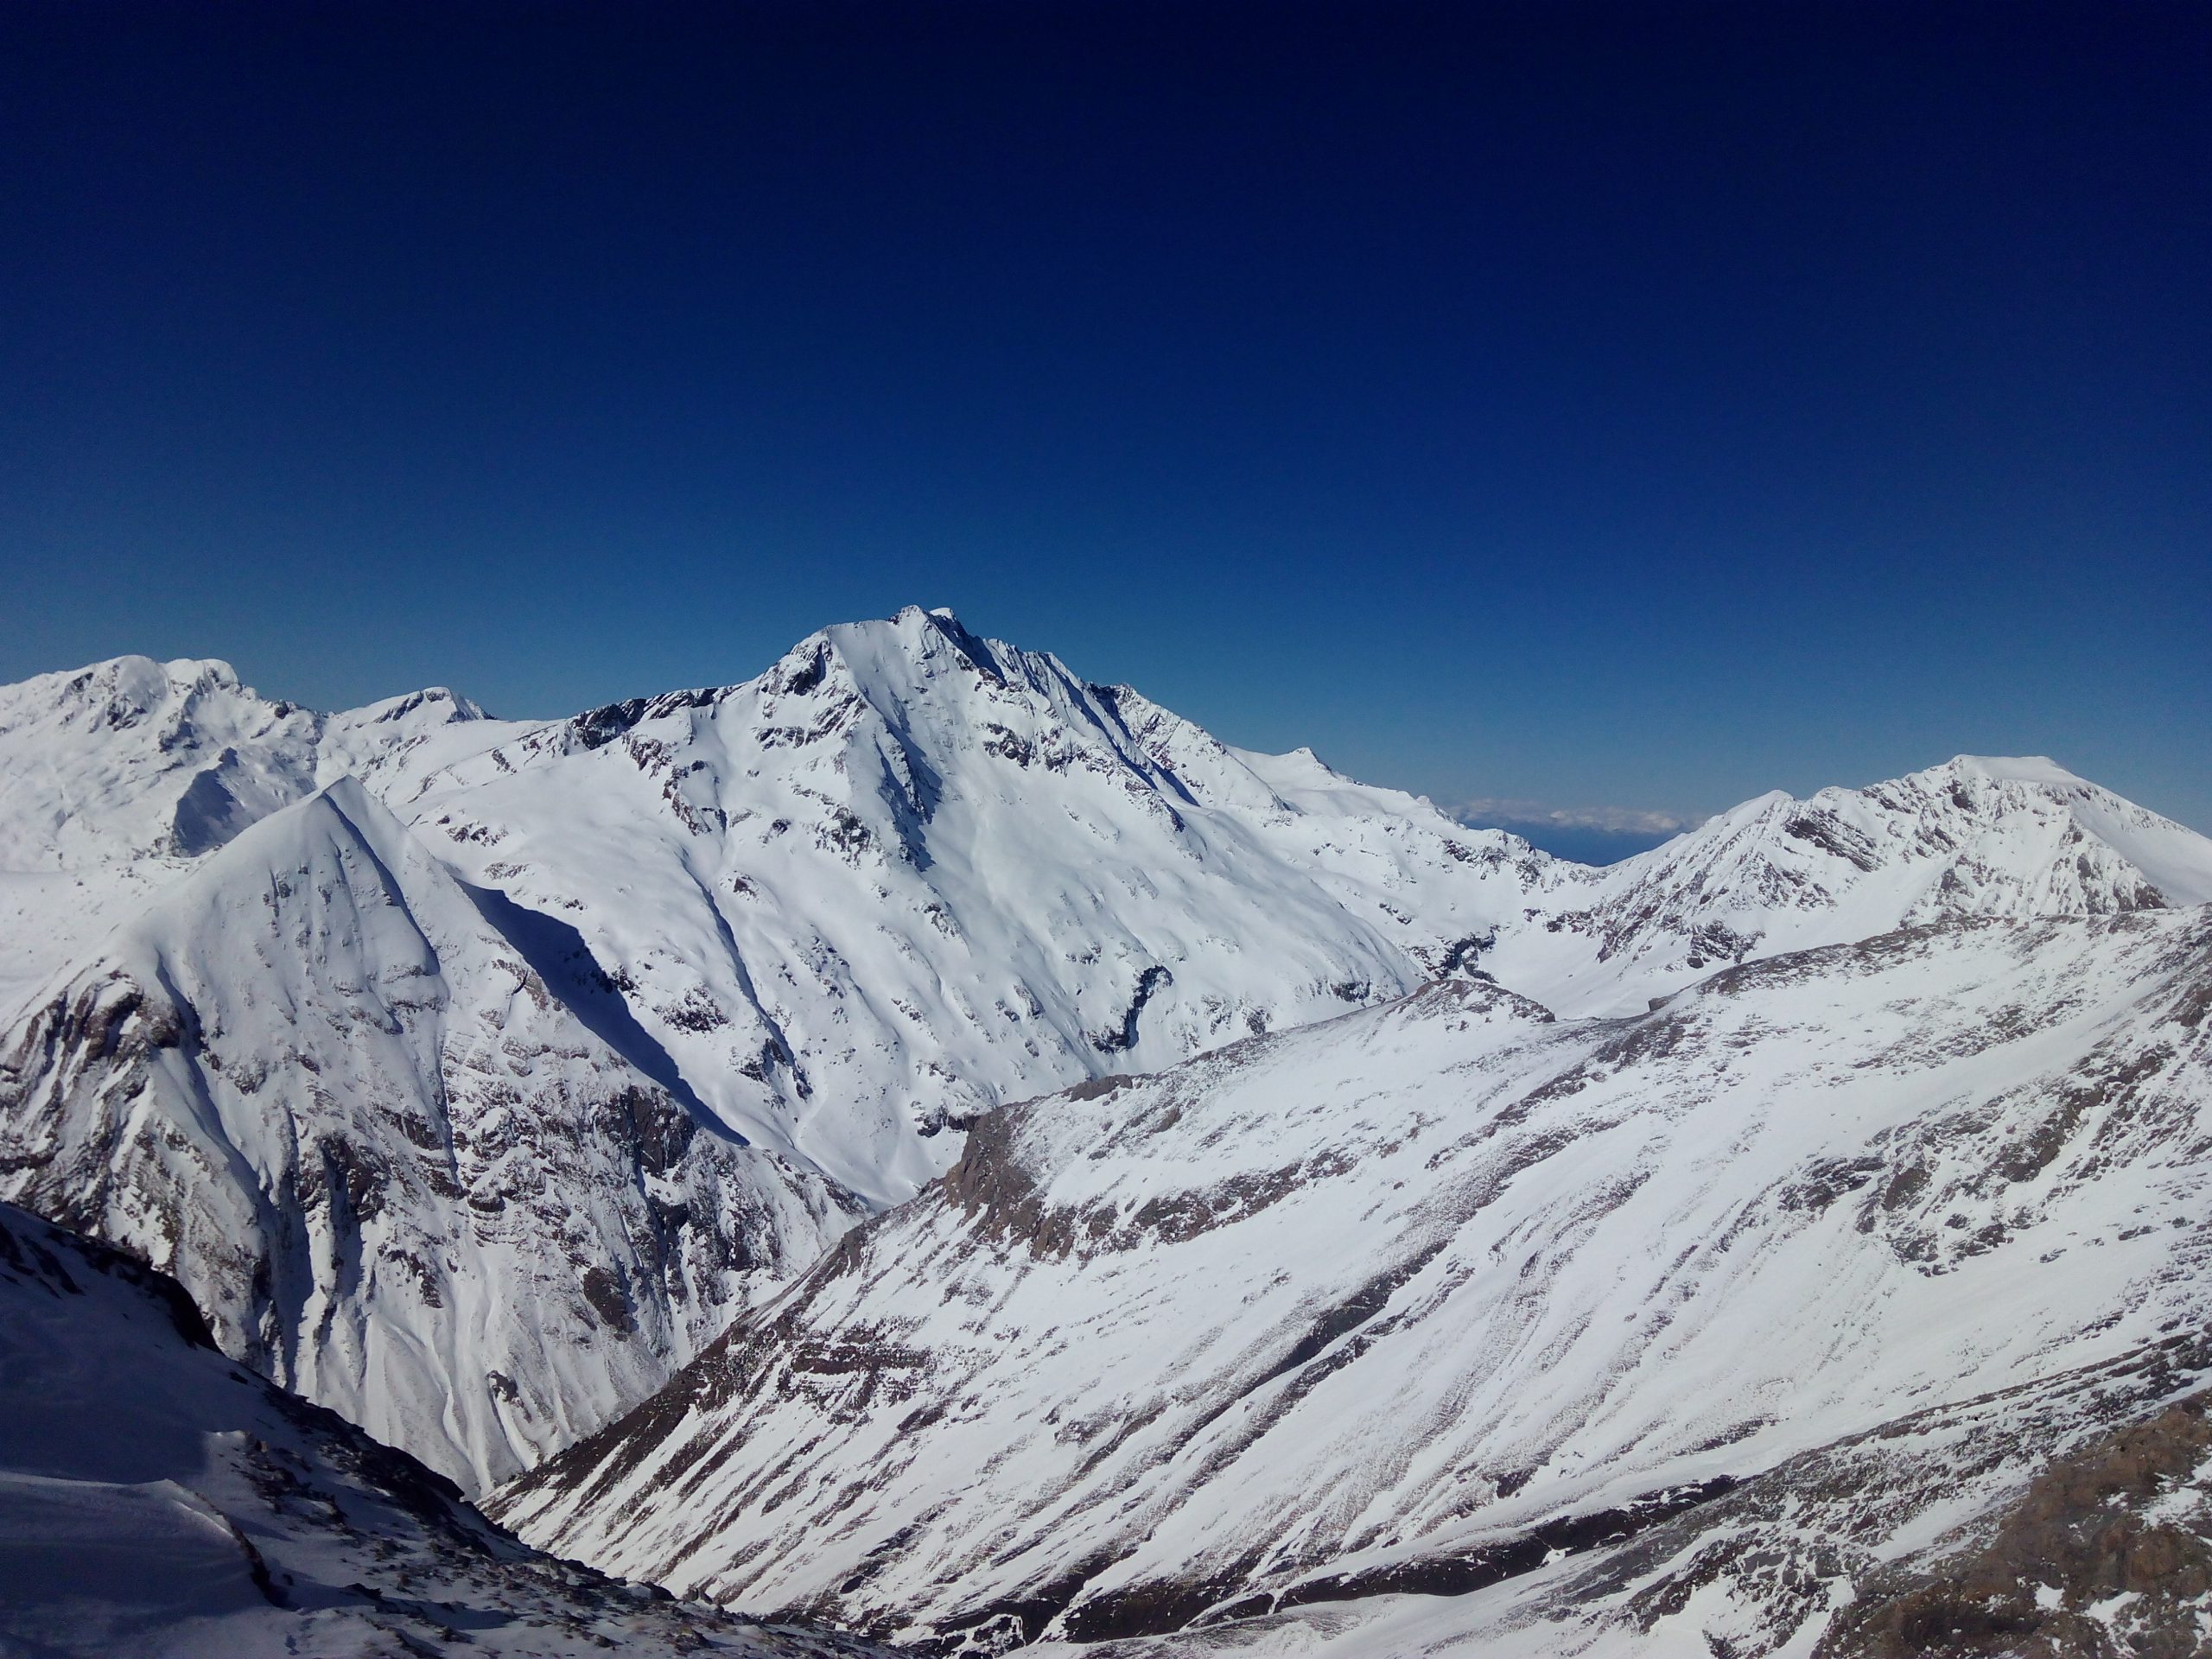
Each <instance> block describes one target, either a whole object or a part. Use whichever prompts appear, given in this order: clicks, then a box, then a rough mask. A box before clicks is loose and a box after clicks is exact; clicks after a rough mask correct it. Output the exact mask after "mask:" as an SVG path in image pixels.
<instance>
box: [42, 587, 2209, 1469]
mask: <svg viewBox="0 0 2212 1659" xmlns="http://www.w3.org/2000/svg"><path fill="white" fill-rule="evenodd" d="M0 867H3V868H0V1198H15V1199H16V1200H18V1201H20V1202H22V1203H26V1204H29V1205H34V1206H35V1207H37V1208H39V1209H40V1210H41V1211H44V1212H46V1213H48V1214H51V1215H54V1216H57V1217H67V1219H68V1220H69V1221H71V1222H72V1223H73V1224H77V1225H80V1226H82V1227H85V1228H87V1229H91V1230H97V1231H99V1232H101V1233H102V1234H103V1235H105V1236H110V1237H113V1238H116V1239H119V1240H122V1241H124V1242H126V1243H130V1244H131V1245H132V1247H133V1248H136V1249H143V1250H144V1251H145V1252H147V1253H148V1254H149V1256H150V1257H151V1258H152V1259H153V1260H155V1261H156V1262H157V1263H159V1264H160V1265H162V1267H164V1268H168V1269H171V1270H173V1271H175V1273H176V1274H179V1275H180V1276H181V1278H183V1279H184V1280H185V1281H187V1282H188V1284H189V1285H190V1287H191V1288H192V1290H193V1292H194V1294H195V1295H196V1296H198V1297H200V1299H201V1300H202V1301H203V1303H204V1304H205V1305H206V1306H207V1308H208V1309H209V1312H210V1315H211V1318H212V1319H213V1321H214V1324H215V1326H216V1329H217V1332H218V1333H219V1337H220V1338H221V1340H222V1341H223V1342H224V1343H225V1344H226V1346H227V1347H228V1348H230V1349H231V1351H234V1352H236V1353H238V1354H240V1355H242V1356H245V1357H251V1359H252V1360H253V1361H254V1363H257V1364H262V1365H265V1366H266V1367H267V1368H268V1369H269V1370H270V1372H271V1374H273V1375H275V1376H277V1377H278V1378H279V1379H280V1380H282V1381H283V1382H284V1383H287V1384H288V1385H289V1386H294V1387H296V1388H298V1389H301V1390H302V1392H304V1393H306V1394H308V1395H310V1397H313V1398H315V1399H317V1400H319V1401H321V1402H323V1403H326V1404H328V1405H331V1406H333V1407H334V1408H339V1409H341V1410H344V1411H346V1412H349V1413H353V1414H358V1415H359V1416H360V1417H361V1418H362V1419H363V1420H364V1421H367V1422H368V1423H369V1424H370V1425H371V1427H373V1428H374V1429H375V1430H376V1432H378V1433H380V1434H384V1435H386V1436H388V1437H390V1438H391V1440H394V1441H395V1442H396V1443H397V1444H400V1445H403V1446H406V1447H407V1449H409V1450H410V1452H415V1453H416V1454H417V1455H419V1456H421V1457H423V1459H425V1460H427V1461H429V1462H430V1463H432V1464H433V1465H435V1466H436V1467H438V1468H439V1469H441V1470H442V1471H445V1472H446V1473H448V1474H449V1475H451V1476H453V1477H454V1478H456V1479H459V1480H461V1481H462V1482H463V1483H464V1484H467V1485H469V1486H470V1487H471V1488H472V1489H476V1488H478V1487H480V1486H482V1485H485V1484H489V1483H493V1482H496V1481H498V1480H499V1479H502V1478H505V1477H506V1476H508V1475H510V1474H512V1472H514V1471H516V1470H517V1469H518V1468H519V1467H521V1466H523V1465H527V1464H529V1463H531V1462H532V1461H533V1460H535V1459H537V1457H539V1456H541V1455H543V1453H544V1452H548V1451H550V1450H551V1449H553V1448H556V1447H557V1446H563V1445H566V1444H569V1443H570V1442H571V1441H573V1440H575V1439H576V1438H577V1437H579V1436H581V1435H582V1434H584V1433H588V1432H590V1431H592V1430H594V1429H596V1428H598V1427H601V1426H602V1425H603V1424H605V1423H606V1422H607V1421H609V1420H610V1419H611V1418H612V1417H613V1416H614V1415H616V1414H619V1413H620V1411H621V1410H623V1409H625V1408H627V1407H628V1406H630V1405H632V1404H634V1403H635V1402H637V1401H639V1400H640V1399H642V1398H644V1397H645V1395H647V1394H649V1393H650V1392H651V1391H652V1389H654V1388H656V1387H657V1386H658V1384H659V1383H661V1382H663V1381H664V1380H665V1379H666V1378H667V1377H668V1376H670V1375H671V1373H672V1372H673V1371H674V1370H675V1369H676V1368H677V1367H678V1366H679V1365H681V1364H682V1363H684V1362H685V1361H686V1360H688V1359H689V1358H690V1357H692V1356H693V1355H695V1354H696V1353H697V1352H698V1351H699V1349H700V1347H701V1345H702V1344H704V1343H705V1342H706V1341H708V1340H709V1339H710V1338H712V1337H713V1336H714V1335H715V1334H716V1333H718V1332H721V1330H723V1329H724V1328H726V1327H727V1326H728V1325H729V1324H730V1323H731V1322H732V1321H733V1320H734V1319H736V1318H737V1317H738V1316H739V1314H740V1313H742V1312H743V1311H745V1310H746V1309H747V1308H750V1307H752V1306H755V1305H757V1304H758V1303H759V1302H760V1300H762V1299H763V1298H764V1297H766V1296H767V1295H769V1294H772V1293H773V1292H774V1291H776V1290H777V1289H779V1288H780V1287H782V1286H784V1285H785V1284H787V1283H788V1282H789V1281H791V1278H792V1277H793V1276H795V1275H796V1274H798V1273H799V1272H800V1271H802V1270H804V1268H806V1267H807V1266H808V1265H809V1264H810V1263H811V1262H813V1261H814V1260H815V1259H816V1257H817V1255H819V1254H820V1253H821V1252H822V1251H823V1249H826V1248H828V1247H829V1245H830V1244H831V1243H832V1242H833V1241H834V1240H836V1238H837V1237H838V1236H840V1235H841V1234H842V1232H843V1231H844V1230H845V1229H846V1228H847V1227H849V1225H850V1224H852V1223H853V1222H854V1221H855V1220H856V1219H857V1218H859V1217H861V1216H862V1215H864V1214H867V1213H870V1212H872V1211H878V1210H880V1209H882V1208H883V1207H885V1206H887V1205H890V1204H893V1203H895V1202H897V1201H899V1200H900V1199H902V1198H906V1197H908V1196H909V1195H911V1194H912V1193H914V1192H917V1191H918V1190H921V1189H922V1188H924V1187H925V1185H927V1184H928V1183H930V1182H931V1181H932V1180H933V1179H936V1178H937V1177H938V1176H939V1175H940V1174H941V1173H943V1172H944V1171H945V1170H946V1169H948V1168H949V1167H950V1166H952V1165H953V1163H954V1162H955V1160H957V1159H958V1158H959V1157H960V1156H961V1154H962V1149H963V1145H964V1143H965V1141H966V1138H967V1135H968V1134H969V1127H968V1126H969V1125H970V1124H972V1123H976V1122H982V1121H984V1120H985V1118H986V1117H987V1115H988V1113H990V1112H991V1111H993V1110H994V1109H997V1108H998V1107H1000V1106H1001V1104H1002V1103H1006V1102H1007V1101H1014V1100H1021V1099H1027V1098H1031V1097H1034V1096H1040V1095H1044V1094H1046V1093H1049V1092H1051V1091H1052V1090H1056V1089H1062V1088H1065V1087H1068V1086H1070V1085H1073V1084H1084V1083H1086V1082H1096V1081H1098V1080H1102V1079H1105V1078H1109V1077H1115V1076H1120V1075H1124V1074H1135V1073H1143V1072H1149V1071H1157V1070H1159V1069H1160V1068H1162V1067H1165V1066H1169V1065H1174V1064H1175V1063H1177V1062H1179V1061H1181V1060H1183V1059H1185V1058H1187V1057H1189V1056H1191V1055H1193V1054H1197V1053H1203V1052H1211V1051H1214V1050H1217V1049H1219V1048H1221V1047H1222V1046H1224V1045H1228V1044H1232V1043H1234V1042H1236V1041H1237V1040H1239V1039H1243V1038H1245V1037H1247V1036H1249V1035H1251V1034H1253V1033H1280V1032H1283V1031H1287V1030H1289V1029H1293V1028H1295V1027H1302V1026H1305V1025H1308V1024H1311V1023H1313V1022H1315V1021H1317V1020H1328V1019H1331V1018H1334V1017H1336V1016H1338V1015H1340V1014H1344V1012H1346V1011H1347V1010H1351V1009H1354V1008H1359V1007H1372V1006H1376V1005H1379V1004H1382V1003H1384V1002H1387V1001H1390V1000H1391V999H1394V998H1397V997H1401V996H1403V995H1408V994H1412V993H1414V992H1416V991H1418V990H1419V989H1420V988H1421V987H1423V986H1425V985H1427V984H1429V983H1431V982H1434V981H1436V980H1437V979H1438V978H1439V977H1440V976H1441V977H1444V978H1449V979H1455V980H1465V979H1467V978H1468V976H1471V975H1486V976H1490V978H1491V980H1492V981H1494V982H1497V984H1500V985H1502V986H1503V987H1505V988H1510V990H1513V991H1515V992H1518V993H1520V994H1522V995H1526V996H1528V997H1530V998H1532V999H1533V1000H1534V1001H1535V1002H1537V1003H1540V1004H1541V1005H1543V1006H1544V1007H1547V1008H1548V1009H1550V1010H1552V1011H1553V1012H1554V1013H1556V1014H1560V1015H1561V1016H1562V1017H1567V1016H1573V1015H1578V1014H1590V1013H1593V1012H1594V1013H1610V1012H1614V1011H1617V1010H1622V1009H1628V1010H1640V1009H1642V1008H1643V1007H1644V1006H1645V1004H1646V1002H1647V1001H1649V999H1650V998H1652V997H1654V996H1658V995H1665V994H1668V993H1669V992H1672V991H1674V990H1676V989H1679V988H1681V987H1682V986H1684V985H1687V984H1689V983H1692V982H1695V981H1697V980H1699V979H1701V978H1703V977H1705V976H1707V975H1710V974H1712V973H1713V972H1714V971H1715V970H1716V969H1720V968H1723V967H1726V966H1727V965H1728V964H1729V963H1731V962H1733V961H1735V960H1736V959H1738V957H1740V958H1742V959H1744V960H1746V961H1750V960H1756V959H1758V958H1759V957H1763V956H1767V955H1771V954H1772V953H1773V952H1775V951H1777V950H1784V949H1789V948H1795V947H1799V946H1804V945H1808V944H1827V943H1833V942H1837V941H1842V940H1849V939H1857V938H1866V937H1870V936H1872V935H1874V934H1878V933H1880V932H1883V931H1886V930H1889V929H1891V928H1894V927H1896V926H1897V925H1901V924H1903V923H1905V922H1907V921H1909V920H1923V919H1928V918H1935V917H1940V916H1947V915H1955V914H1989V915H2001V916H2009V917H2020V918H2029V917H2037V916H2044V915H2056V914H2075V913H2106V912H2123V911H2129V910H2133V909H2137V908H2140V907H2142V906H2151V905H2154V904H2157V903H2159V902H2161V901H2163V902H2164V903H2166V904H2169V905H2172V904H2182V903H2186V902H2193V901H2196V900H2200V899H2206V898H2212V848H2208V846H2207V843H2205V842H2203V840H2202V838H2201V837H2197V836H2193V835H2192V834H2191V833H2190V832H2189V831H2187V830H2184V829H2180V828H2179V827H2178V826H2176V825H2172V824H2168V823H2164V821H2163V820H2158V819H2157V818H2155V817H2153V816H2152V815H2150V814H2147V813H2143V812H2141V811H2140V810H2138V809H2135V808H2133V807H2130V806H2128V805H2127V804H2126V803H2125V802H2121V801H2119V800H2118V799H2117V798H2114V797H2112V796H2110V795H2108V794H2106V793H2105V792H2104V791H2099V790H2096V789H2094V787H2093V786H2091V785H2087V784H2084V783H2082V782H2081V781H2080V780H2079V779H2071V778H2070V777H2069V776H2068V775H2066V774H2064V773H2063V772H2058V771H2057V770H2056V768H2053V767H2050V766H2049V765H2048V763H2040V762H2037V763H2026V762H1971V761H1959V762H1954V763H1952V764H1951V765H1950V766H1948V767H1942V768H1937V769H1936V771H1934V772H1929V773H1923V774H1918V775H1916V777H1914V778H1911V779H1901V780H1898V781H1897V782H1896V783H1894V784H1891V785H1878V786H1875V787H1874V788H1872V789H1869V790H1866V791H1855V792H1854V791H1826V792H1824V793H1823V794H1822V795H1821V796H1818V797H1815V798H1814V799H1813V800H1812V801H1810V802H1804V803H1796V802H1788V801H1785V800H1783V798H1779V797H1777V798H1770V799H1769V800H1765V801H1762V802H1757V803H1752V804H1751V805H1750V806H1748V807H1746V808H1744V809H1739V810H1738V812H1737V813H1734V814H1731V815H1728V817H1726V818H1723V819H1720V820H1716V821H1715V822H1714V823H1713V824H1710V825H1707V826H1706V827H1705V828H1704V829H1700V830H1699V831H1697V832H1694V833H1693V834H1692V835H1690V836H1686V837H1682V838H1680V839H1678V840H1677V841H1676V842H1672V843H1669V846H1668V847H1665V848H1662V849H1657V850H1656V851H1655V852H1654V853H1652V854H1649V855H1645V856H1644V857H1643V859H1640V860H1634V861H1629V862H1628V863H1626V864H1624V865H1621V866H1618V867H1614V868H1610V869H1607V870H1605V871H1602V872H1600V871H1595V870H1590V869H1586V868H1582V867H1579V866H1574V865H1571V864H1565V863H1562V862H1560V861H1557V860H1554V859H1551V858H1548V857H1547V856H1546V855H1543V854H1541V853H1539V852H1537V851H1536V850H1535V849H1532V848H1530V847H1529V846H1528V845H1527V843H1525V842H1521V841H1519V840H1518V839H1516V837H1513V836H1508V835H1504V834H1503V833H1500V832H1497V831H1477V830H1467V829H1462V828H1460V827H1459V826H1458V825H1457V824H1454V823H1451V822H1450V821H1449V820H1447V819H1446V818H1445V817H1443V816H1442V815H1441V814H1440V813H1439V812H1437V811H1436V810H1434V809H1433V808H1432V807H1431V806H1430V805H1429V804H1427V802H1426V801H1423V800H1421V799H1419V798H1414V797H1411V796H1408V795H1404V794H1402V793H1399V792H1397V791H1389V790H1383V789H1376V788H1372V787H1370V786H1366V785H1359V784H1357V783H1355V782H1353V781H1351V780H1350V779H1344V778H1343V777H1341V776H1339V775H1338V774H1337V773H1335V772H1332V771H1331V770H1330V769H1329V768H1328V767H1327V766H1324V765H1323V764H1322V763H1321V762H1320V761H1319V760H1318V759H1316V758H1315V757H1314V756H1313V755H1312V754H1311V753H1308V752H1305V751H1299V752H1295V753H1291V754H1287V755H1261V754H1255V753H1248V752H1245V751H1241V750H1237V749H1234V748H1231V747H1227V746H1225V745H1224V744H1222V743H1220V742H1218V741H1216V740H1215V739H1213V738H1212V737H1211V736H1209V735H1208V734H1205V732H1203V731H1201V730H1200V729H1198V728H1197V727H1195V726H1193V725H1192V724H1191V723H1190V722H1188V721H1184V720H1182V719H1180V718H1179V717H1178V716H1176V715H1173V714H1172V713H1170V712H1168V711H1166V710H1165V709H1160V708H1159V707H1158V706H1157V705H1155V704H1153V703H1151V702H1148V701H1147V700H1146V699H1145V698H1143V697H1142V696H1141V695H1140V694H1138V693H1137V692H1135V691H1134V690H1129V689H1128V688H1125V687H1109V686H1101V685H1097V684H1093V683H1088V682H1085V681H1084V680H1082V679H1081V678H1080V677H1077V676H1076V675H1074V674H1073V673H1071V671H1069V670H1068V669H1067V668H1066V666H1065V665H1064V664H1061V663H1059V662H1058V659H1057V658H1052V657H1051V656H1049V655H1046V654H1043V653H1038V652H1023V651H1020V650H1017V649H1015V648H1014V647H1012V646H1009V645H1004V644H1002V643H1000V642H996V641H990V640H985V639H979V638H977V637H976V636H975V635H973V634H972V633H970V632H968V631H967V630H966V629H965V628H963V627H962V626H961V625H960V624H959V623H958V622H957V620H955V619H954V618H952V617H951V616H950V614H949V613H943V612H925V611H922V610H918V609H909V610H907V611H905V612H902V613H899V615H898V616H897V617H895V618H893V619H889V620H884V621H878V622H869V623H859V624H852V625H846V626H838V627H833V628H829V629H826V630H824V631H823V632H821V633H818V634H816V635H814V636H812V637H810V639H806V640H804V641H802V642H801V643H800V644H799V645H797V646H796V647H794V648H793V649H792V651H791V652H788V653H786V655H785V657H784V658H781V659H780V660H779V662H777V663H776V664H773V665H772V666H771V667H770V668H769V669H768V671H766V673H764V674H762V675H760V677H756V678H754V679H753V680H751V681H748V682H746V683H742V684H738V685H733V686H728V687H722V688H717V689H710V690H691V691H682V692H674V693H670V694H668V695H665V696H658V697H654V698H645V699H639V700H636V701H633V702H626V703H621V704H616V705H612V706H610V707H607V708H604V709H595V710H592V711H589V712H588V713H586V714H583V715H577V716H575V717H574V718H572V719H568V720H561V721H519V722H518V721H493V720H488V719H486V718H484V717H483V715H482V712H481V711H480V709H476V708H475V706H474V704H471V703H469V702H467V701H466V699H462V698H458V697H455V696H453V695H452V694H450V693H448V692H444V691H439V690H433V691H427V692H423V693H418V694H416V695H413V696H407V697H401V698H395V699H392V700H391V701H389V702H385V703H380V704H377V705H373V706H372V707H371V708H368V709H359V710H355V711H352V712H350V713H346V714H340V715H318V714H314V713H310V712H308V711H304V710H301V709H295V708H292V707H289V705H285V704H282V703H276V702H270V701H268V700H266V699H263V698H261V697H259V696H257V694H255V693H254V692H252V691H251V690H250V689H247V688H245V687H243V686H241V685H240V684H239V683H238V679H237V677H236V676H235V675H234V674H232V672H231V671H229V669H228V668H227V667H226V666H225V665H223V664H214V663H190V662H188V663H173V664H166V665H163V664H153V663H150V662H148V661H146V660H144V659H142V658H123V659H118V661H116V662H113V663H109V664H100V665H98V666H96V667H94V668H92V669H87V670H85V671H80V672H78V673H74V674H66V675H50V676H46V677H41V678H40V679H37V680H33V681H29V682H26V683H23V684H22V685H18V686H14V687H8V688H0Z"/></svg>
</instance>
